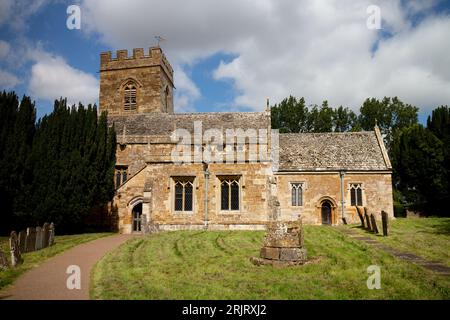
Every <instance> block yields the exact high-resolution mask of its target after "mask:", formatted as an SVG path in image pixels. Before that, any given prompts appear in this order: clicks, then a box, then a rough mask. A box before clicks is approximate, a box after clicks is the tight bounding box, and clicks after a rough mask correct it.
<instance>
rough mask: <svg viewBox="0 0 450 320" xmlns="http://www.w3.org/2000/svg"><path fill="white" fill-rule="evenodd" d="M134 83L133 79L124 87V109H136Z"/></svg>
mask: <svg viewBox="0 0 450 320" xmlns="http://www.w3.org/2000/svg"><path fill="white" fill-rule="evenodd" d="M136 94H137V89H136V84H135V83H134V82H133V81H130V82H128V83H127V84H126V85H125V88H124V94H123V109H124V110H125V111H134V110H136Z"/></svg>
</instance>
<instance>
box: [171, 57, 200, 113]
mask: <svg viewBox="0 0 450 320" xmlns="http://www.w3.org/2000/svg"><path fill="white" fill-rule="evenodd" d="M174 77H175V79H174V81H175V83H176V90H175V97H174V105H175V111H176V112H192V111H194V110H195V107H194V105H193V103H194V102H195V100H197V99H198V98H200V96H201V94H200V90H199V88H198V87H197V86H196V85H195V83H194V82H193V81H192V80H191V79H190V78H189V77H188V75H187V74H186V72H185V71H184V70H183V69H182V68H181V67H180V66H176V67H175V69H174Z"/></svg>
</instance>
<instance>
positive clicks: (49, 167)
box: [0, 92, 116, 233]
mask: <svg viewBox="0 0 450 320" xmlns="http://www.w3.org/2000/svg"><path fill="white" fill-rule="evenodd" d="M0 135H1V139H0V147H1V150H2V153H0V213H1V215H2V217H1V218H2V224H1V225H0V226H1V229H0V232H3V233H7V232H10V231H11V230H12V229H16V230H17V229H22V228H24V227H26V226H30V225H37V224H42V223H44V222H46V221H52V222H54V223H55V224H56V225H57V227H58V230H59V231H60V232H64V233H73V232H81V231H83V230H84V228H85V221H86V219H87V218H88V217H89V215H90V214H91V213H92V211H93V209H95V208H98V207H102V206H105V204H107V203H108V202H109V201H110V200H111V199H112V197H113V196H114V180H113V177H114V167H115V150H116V149H115V148H116V137H115V132H114V127H112V128H109V127H108V123H107V116H106V114H105V113H102V114H101V115H100V116H98V115H97V108H96V107H95V106H91V105H88V106H87V107H84V106H83V105H81V104H79V105H78V106H72V107H68V106H67V102H66V100H65V99H60V100H57V101H55V105H54V109H53V112H52V113H50V114H48V115H46V116H44V117H42V118H41V119H39V120H38V122H37V123H36V108H35V105H34V103H32V101H31V99H30V98H29V97H26V96H24V97H23V99H22V101H21V102H20V104H19V102H18V98H17V96H16V95H15V94H14V93H6V92H3V93H2V94H1V95H0Z"/></svg>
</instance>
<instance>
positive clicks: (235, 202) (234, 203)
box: [231, 181, 239, 210]
mask: <svg viewBox="0 0 450 320" xmlns="http://www.w3.org/2000/svg"><path fill="white" fill-rule="evenodd" d="M231 210H239V184H238V183H237V182H236V181H235V182H233V183H232V184H231Z"/></svg>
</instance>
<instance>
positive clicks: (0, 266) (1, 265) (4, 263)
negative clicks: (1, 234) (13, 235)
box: [0, 250, 9, 270]
mask: <svg viewBox="0 0 450 320" xmlns="http://www.w3.org/2000/svg"><path fill="white" fill-rule="evenodd" d="M8 268H9V263H8V259H7V258H6V255H5V254H4V253H3V251H2V250H0V270H6V269H8Z"/></svg>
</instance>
